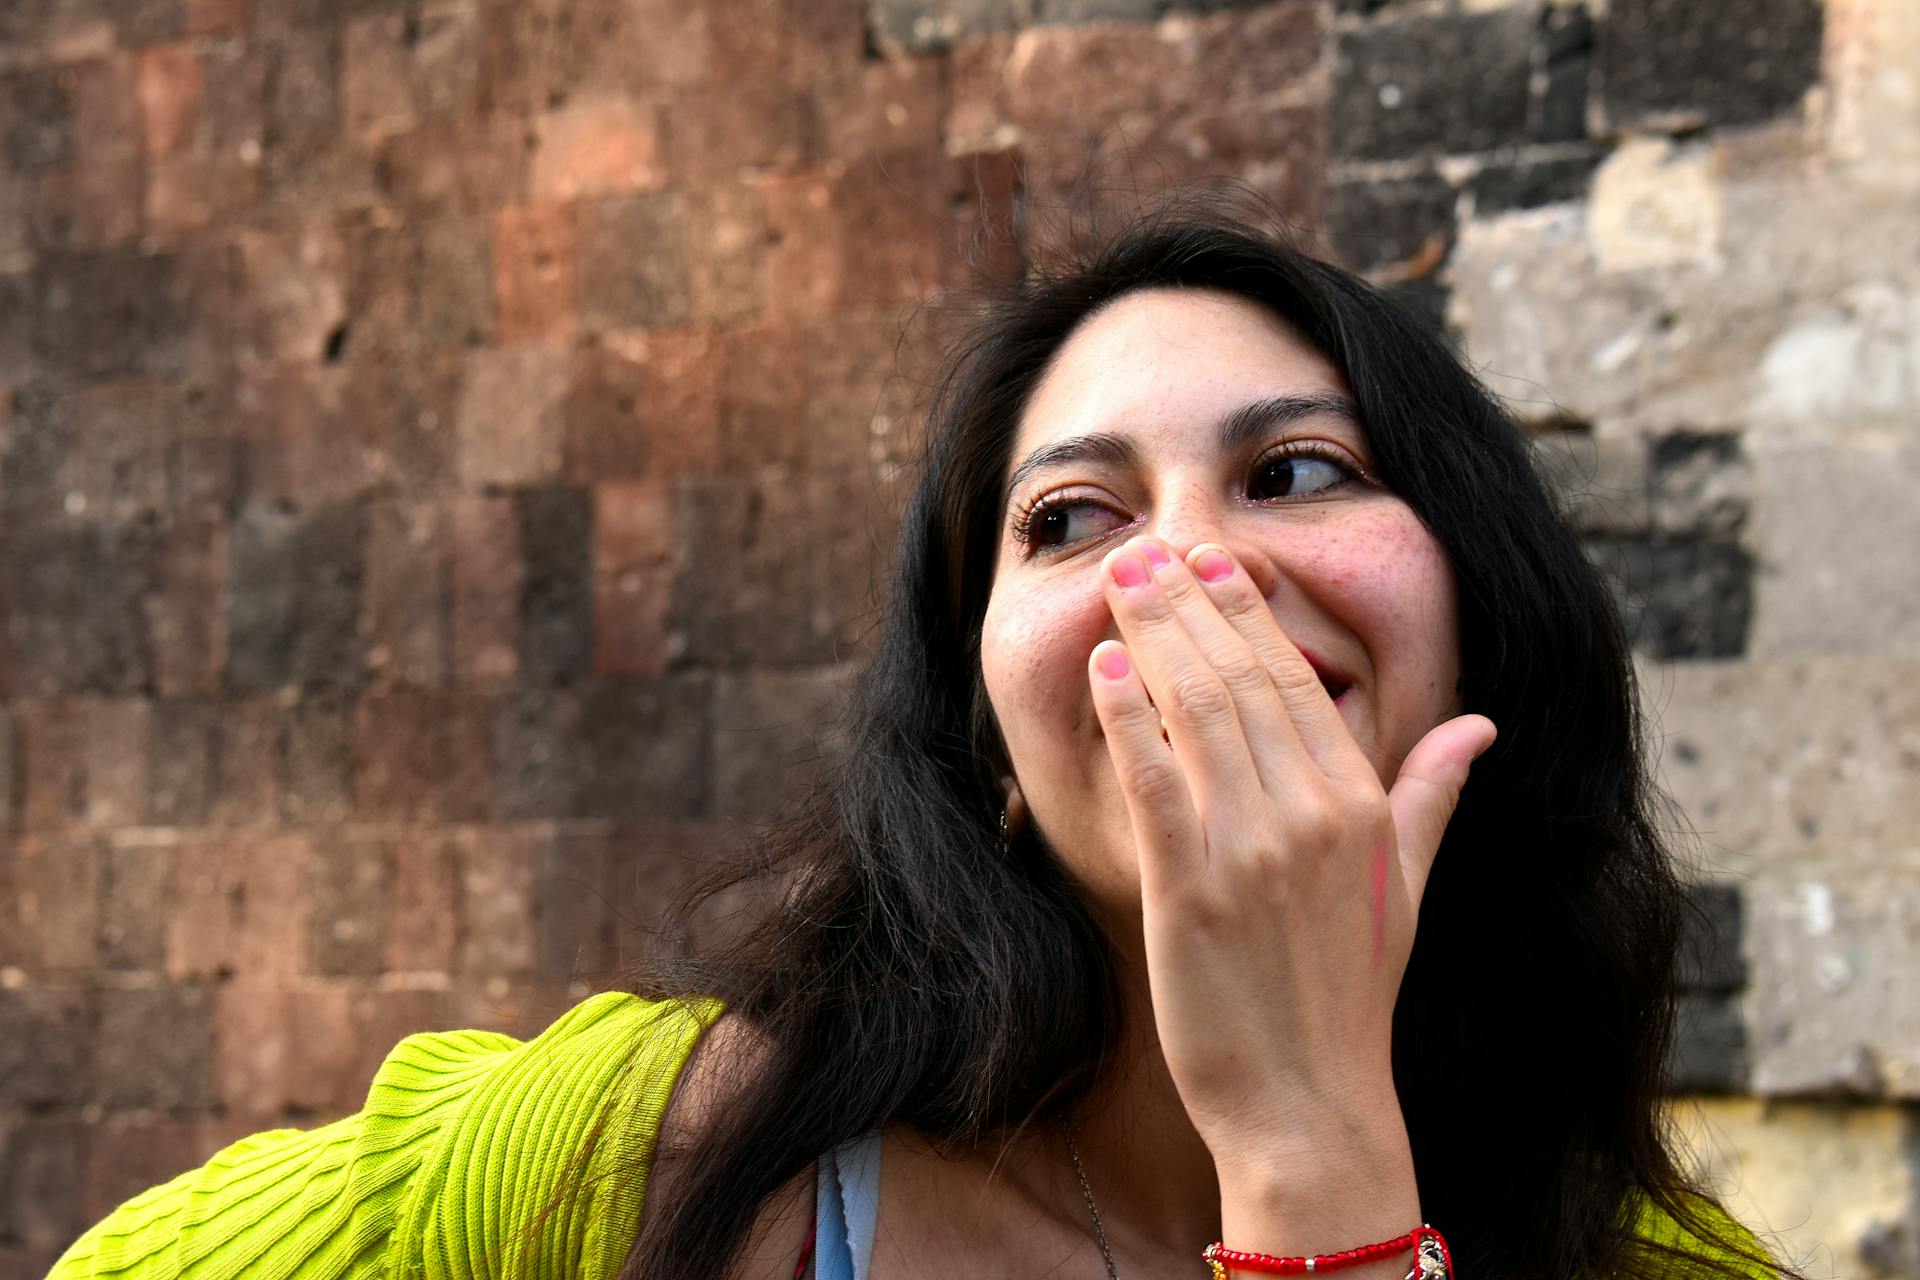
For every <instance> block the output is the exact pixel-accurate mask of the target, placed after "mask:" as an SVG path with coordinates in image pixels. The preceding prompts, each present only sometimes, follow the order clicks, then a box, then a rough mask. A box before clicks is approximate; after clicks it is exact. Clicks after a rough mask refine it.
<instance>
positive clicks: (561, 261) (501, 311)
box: [492, 205, 578, 344]
mask: <svg viewBox="0 0 1920 1280" xmlns="http://www.w3.org/2000/svg"><path fill="white" fill-rule="evenodd" d="M492 242H493V291H494V321H495V330H496V332H497V333H498V335H499V339H500V341H501V342H502V343H507V344H511V343H517V342H562V341H565V340H566V339H567V338H568V337H569V336H571V334H572V333H573V325H574V313H575V309H576V306H577V299H578V283H577V278H576V270H577V267H576V261H575V247H576V242H575V238H574V226H573V214H572V211H571V210H570V209H569V208H567V207H566V206H564V205H535V206H531V207H516V208H508V209H502V210H500V212H499V213H497V214H495V215H494V221H493V238H492Z"/></svg>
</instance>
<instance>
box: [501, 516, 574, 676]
mask: <svg viewBox="0 0 1920 1280" xmlns="http://www.w3.org/2000/svg"><path fill="white" fill-rule="evenodd" d="M515 510H516V513H517V514H518V516H519V520H520V548H521V556H522V563H523V565H524V577H523V578H522V579H521V588H520V674H521V677H522V678H523V679H524V680H525V681H526V682H527V683H528V684H532V685H562V684H577V683H579V682H580V681H582V680H585V679H586V678H587V676H588V675H589V674H590V673H591V671H592V666H593V545H592V544H593V508H592V504H591V502H590V500H589V498H588V496H587V493H586V491H585V490H582V489H531V490H527V491H524V492H522V493H520V494H518V495H516V497H515Z"/></svg>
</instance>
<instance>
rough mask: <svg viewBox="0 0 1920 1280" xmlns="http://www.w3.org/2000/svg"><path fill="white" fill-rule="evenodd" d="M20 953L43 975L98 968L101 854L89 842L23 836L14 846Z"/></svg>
mask: <svg viewBox="0 0 1920 1280" xmlns="http://www.w3.org/2000/svg"><path fill="white" fill-rule="evenodd" d="M13 862H14V876H13V879H14V886H13V888H14V893H15V895H16V901H15V903H14V910H15V912H16V913H17V918H18V920H19V928H20V936H21V938H22V940H23V945H22V947H21V950H22V951H23V952H24V953H25V958H26V959H27V960H28V962H29V964H30V965H31V966H32V967H33V968H34V969H37V970H39V971H41V972H47V971H54V972H59V971H69V970H72V971H86V970H91V969H93V968H94V966H95V965H96V964H97V963H98V951H97V949H96V945H95V942H96V938H97V936H98V932H99V915H98V911H99V895H100V848H99V846H98V844H97V843H95V842H94V841H92V840H84V839H74V838H58V837H51V836H21V837H19V838H18V839H17V840H16V841H15V843H14V846H13Z"/></svg>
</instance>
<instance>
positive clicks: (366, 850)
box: [308, 838, 405, 976]
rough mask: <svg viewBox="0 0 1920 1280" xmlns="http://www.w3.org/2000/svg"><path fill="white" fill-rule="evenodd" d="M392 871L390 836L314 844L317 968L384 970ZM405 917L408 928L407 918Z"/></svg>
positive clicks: (313, 965)
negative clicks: (389, 850)
mask: <svg viewBox="0 0 1920 1280" xmlns="http://www.w3.org/2000/svg"><path fill="white" fill-rule="evenodd" d="M391 877H392V868H391V866H390V863H389V860H388V857H387V847H386V844H385V842H384V841H381V840H375V839H366V838H362V839H345V840H330V841H328V842H327V843H326V844H325V845H323V846H317V847H316V848H315V849H314V852H313V864H312V867H311V869H310V870H309V873H308V882H309V884H311V885H312V888H313V918H312V921H311V925H310V928H311V932H312V941H311V944H310V945H311V961H310V963H309V965H308V968H309V970H310V971H311V972H313V973H319V974H328V975H343V974H363V975H368V976H373V975H377V974H379V973H380V972H381V969H382V967H383V966H382V961H383V956H384V952H385V949H386V929H387V924H388V917H387V913H386V909H385V903H386V899H387V893H388V886H389V884H390V883H391ZM400 923H401V925H402V927H403V928H404V927H405V922H400Z"/></svg>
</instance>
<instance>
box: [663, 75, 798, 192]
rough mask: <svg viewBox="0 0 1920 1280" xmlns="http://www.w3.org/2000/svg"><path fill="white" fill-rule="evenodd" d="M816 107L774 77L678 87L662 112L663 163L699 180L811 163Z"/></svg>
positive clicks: (680, 175) (677, 174) (678, 176)
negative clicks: (665, 142) (750, 170)
mask: <svg viewBox="0 0 1920 1280" xmlns="http://www.w3.org/2000/svg"><path fill="white" fill-rule="evenodd" d="M816 111H817V107H816V105H815V102H814V99H813V98H812V97H810V96H808V95H807V94H805V93H802V92H801V91H799V90H798V89H795V88H793V87H791V86H789V85H786V84H783V83H778V82H773V83H767V82H758V83H756V82H752V81H746V82H742V81H737V80H728V81H724V82H721V83H718V84H713V85H701V86H698V87H693V88H688V89H685V90H682V91H681V92H679V93H677V94H675V95H674V96H673V98H672V99H671V100H669V102H668V103H667V105H666V107H665V109H664V112H663V116H662V131H663V133H664V134H665V137H666V140H667V168H668V169H669V171H670V172H671V173H672V174H673V175H674V177H675V179H676V180H678V179H681V178H690V179H693V180H695V181H701V180H711V179H715V178H723V177H732V176H735V175H737V174H738V173H739V172H740V170H742V169H791V168H794V167H796V166H798V165H803V164H808V163H811V162H812V161H813V159H814V158H815V156H816V155H817V154H818V153H819V149H820V147H819V135H820V132H821V124H820V122H819V120H818V119H817V118H816Z"/></svg>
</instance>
